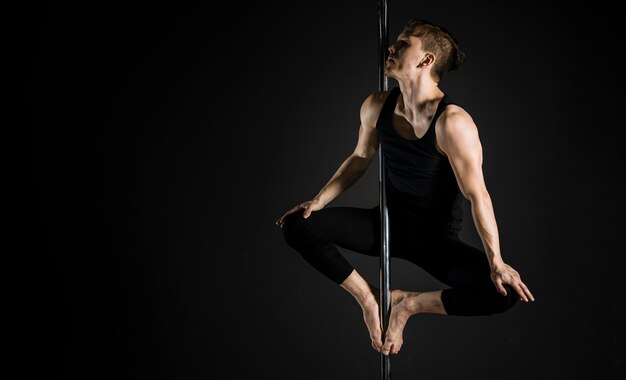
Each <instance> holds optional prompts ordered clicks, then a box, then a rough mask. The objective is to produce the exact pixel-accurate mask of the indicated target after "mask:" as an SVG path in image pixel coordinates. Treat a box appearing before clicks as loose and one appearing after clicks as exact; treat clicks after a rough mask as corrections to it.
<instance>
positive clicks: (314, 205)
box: [276, 199, 324, 228]
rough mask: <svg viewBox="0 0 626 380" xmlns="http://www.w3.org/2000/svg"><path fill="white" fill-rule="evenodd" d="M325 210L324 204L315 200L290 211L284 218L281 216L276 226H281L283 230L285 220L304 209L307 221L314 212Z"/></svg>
mask: <svg viewBox="0 0 626 380" xmlns="http://www.w3.org/2000/svg"><path fill="white" fill-rule="evenodd" d="M323 208H324V204H323V203H322V202H321V201H320V200H319V199H313V200H310V201H306V202H303V203H300V204H299V205H297V206H295V207H292V208H291V209H289V210H288V211H287V212H286V213H285V214H284V215H283V216H281V217H280V218H279V219H278V220H277V221H276V225H277V226H279V227H280V228H283V224H284V223H285V218H286V217H287V216H289V215H290V214H293V213H294V212H297V211H300V210H302V209H304V214H303V216H304V218H305V219H306V218H308V217H309V216H311V213H312V212H313V211H317V210H321V209H323Z"/></svg>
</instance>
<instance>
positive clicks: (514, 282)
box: [491, 263, 535, 302]
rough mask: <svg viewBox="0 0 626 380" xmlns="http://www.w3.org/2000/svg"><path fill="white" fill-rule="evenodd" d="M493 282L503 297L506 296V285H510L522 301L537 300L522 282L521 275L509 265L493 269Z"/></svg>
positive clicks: (501, 265)
mask: <svg viewBox="0 0 626 380" xmlns="http://www.w3.org/2000/svg"><path fill="white" fill-rule="evenodd" d="M491 280H492V281H493V283H494V284H495V285H496V288H497V289H498V292H500V293H501V294H502V295H505V296H506V289H505V288H504V284H509V285H511V287H512V288H513V289H515V291H516V292H517V293H518V294H519V296H520V299H521V300H522V301H524V302H528V300H531V301H534V300H535V297H533V295H532V293H531V292H530V290H528V287H527V286H526V284H524V283H523V282H522V279H521V278H520V275H519V273H518V272H517V271H516V270H515V269H513V268H512V267H511V266H510V265H508V264H505V263H502V264H500V265H498V266H495V267H493V268H492V269H491Z"/></svg>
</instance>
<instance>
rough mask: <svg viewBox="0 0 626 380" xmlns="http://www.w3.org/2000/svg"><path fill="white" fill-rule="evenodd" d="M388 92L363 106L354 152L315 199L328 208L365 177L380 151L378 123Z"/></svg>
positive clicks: (370, 96)
mask: <svg viewBox="0 0 626 380" xmlns="http://www.w3.org/2000/svg"><path fill="white" fill-rule="evenodd" d="M386 95H387V93H386V92H377V93H374V94H371V95H369V96H368V97H367V98H366V99H365V101H363V104H362V105H361V112H360V119H361V126H360V127H359V138H358V141H357V144H356V147H355V149H354V152H352V154H350V156H348V158H346V160H345V161H344V162H343V163H342V164H341V166H340V167H339V169H337V171H336V172H335V174H334V175H333V176H332V177H331V179H330V180H329V181H328V183H326V185H325V186H324V187H322V189H321V190H320V191H319V193H318V194H317V195H316V196H315V198H314V199H317V200H318V201H319V202H321V203H322V205H324V206H326V205H327V204H329V203H330V202H331V201H332V200H333V199H335V198H337V197H338V196H339V195H340V194H341V193H343V192H344V191H346V190H347V189H348V188H349V187H350V186H352V185H353V184H354V183H356V181H358V180H359V178H361V177H362V176H363V174H364V173H365V172H366V171H367V168H368V167H369V165H370V164H371V162H372V159H373V158H374V157H375V156H376V152H377V151H378V143H379V142H378V133H377V131H376V121H377V119H378V115H379V114H380V110H381V108H382V104H383V103H384V99H385V98H386Z"/></svg>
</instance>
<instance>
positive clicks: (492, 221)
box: [470, 193, 503, 268]
mask: <svg viewBox="0 0 626 380" xmlns="http://www.w3.org/2000/svg"><path fill="white" fill-rule="evenodd" d="M470 203H471V208H472V217H473V219H474V225H475V226H476V230H477V232H478V235H479V236H480V240H481V241H482V243H483V247H484V248H485V254H486V255H487V259H488V260H489V265H490V266H491V267H492V268H494V267H496V266H498V265H500V264H502V263H503V260H502V256H501V255H500V240H499V237H498V226H497V223H496V217H495V213H494V211H493V204H492V202H491V197H490V196H489V194H488V193H485V194H483V195H481V196H475V197H472V198H471V199H470Z"/></svg>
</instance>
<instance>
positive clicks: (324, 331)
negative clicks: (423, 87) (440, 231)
mask: <svg viewBox="0 0 626 380" xmlns="http://www.w3.org/2000/svg"><path fill="white" fill-rule="evenodd" d="M540 4H541V5H540ZM29 12H31V13H32V15H33V17H32V18H30V23H29V24H28V25H27V28H25V30H27V31H28V36H29V37H31V38H32V40H31V41H29V43H28V50H29V51H30V52H31V53H32V58H31V59H29V62H28V64H27V66H26V67H27V69H28V70H29V72H30V75H29V76H28V77H27V78H28V80H27V85H28V86H29V87H28V88H29V91H28V92H29V94H28V95H29V96H28V106H29V120H30V121H31V122H32V123H33V125H34V127H35V131H36V133H35V139H36V146H35V147H36V158H37V163H36V164H37V165H36V179H37V189H38V190H39V191H40V193H39V194H38V197H37V201H38V202H41V203H40V204H39V206H40V208H39V209H38V210H39V211H40V212H41V216H40V217H39V218H37V221H38V222H39V224H38V226H39V227H41V228H42V229H43V231H42V233H41V234H39V235H37V241H38V242H41V243H43V244H45V246H46V247H47V248H46V256H45V258H44V259H43V260H42V261H41V263H42V264H44V265H45V266H46V272H47V273H48V274H50V275H51V277H52V281H47V282H46V283H45V284H43V285H42V286H40V287H39V288H38V290H39V291H38V295H39V296H41V297H43V298H42V299H41V300H44V299H45V300H47V301H49V302H50V303H49V304H50V307H49V308H47V309H46V311H45V317H43V318H41V320H40V323H38V324H37V328H38V329H40V330H41V332H42V334H44V335H45V339H41V340H40V344H38V345H37V346H36V348H34V347H31V349H30V350H31V352H32V353H33V354H34V355H36V357H37V358H38V362H39V363H43V360H45V361H46V362H49V363H50V364H49V365H50V366H48V367H47V371H48V374H53V375H60V376H61V377H63V378H67V379H78V378H80V379H85V378H89V379H95V378H107V379H111V378H129V379H130V378H132V379H144V378H145V379H148V378H149V379H156V378H159V379H209V378H210V379H249V378H256V377H258V376H260V377H262V378H267V379H303V380H304V379H325V380H334V379H376V378H379V370H380V361H379V360H380V354H378V353H377V352H375V351H374V350H373V349H372V348H371V346H370V340H369V335H368V333H367V329H366V327H365V324H364V323H363V320H362V314H361V311H360V308H359V307H358V305H357V303H356V302H355V301H354V300H353V299H352V298H351V297H350V296H349V294H348V293H346V292H345V291H344V290H342V289H341V288H339V287H337V286H336V285H335V284H334V283H332V282H330V281H329V280H328V279H326V278H324V277H322V276H321V275H319V274H318V273H317V272H315V270H314V269H313V268H312V267H310V266H308V264H306V263H305V262H304V260H302V258H301V257H300V256H299V255H297V253H296V252H295V251H293V250H292V249H291V248H290V247H288V246H287V245H286V244H285V243H284V241H283V240H282V236H281V231H280V229H279V228H278V227H276V226H275V225H274V221H275V220H276V219H277V218H278V217H280V216H281V215H282V214H283V213H284V212H285V211H286V210H287V209H289V208H290V207H292V206H294V205H295V204H298V203H300V202H302V201H305V200H308V199H310V198H312V197H313V196H314V195H315V194H317V192H318V191H319V189H320V188H321V187H322V186H323V185H324V184H325V183H326V181H327V180H328V179H329V178H330V176H331V175H332V174H333V173H334V171H335V170H336V169H337V168H338V166H339V164H340V163H341V162H342V161H343V159H345V158H346V157H347V155H348V154H350V152H351V151H352V149H353V148H354V144H355V143H356V138H357V133H358V126H359V118H358V116H359V113H358V111H359V107H360V105H361V102H362V101H363V100H364V99H365V97H366V96H367V95H368V94H369V93H371V92H373V91H376V90H377V87H378V67H377V54H378V51H377V49H378V46H377V41H378V20H377V4H376V2H375V1H369V2H365V1H350V2H343V1H342V2H336V3H328V2H289V3H286V4H280V5H279V4H278V3H266V2H264V3H259V2H253V3H251V4H243V3H242V4H240V3H227V4H219V5H218V4H217V3H215V4H211V3H209V2H206V3H203V4H202V5H198V4H195V5H189V4H181V3H176V4H174V3H165V2H145V3H141V2H138V3H133V4H130V3H124V4H122V3H120V4H112V3H104V2H103V3H97V4H94V3H91V2H90V3H89V4H86V3H85V4H83V3H68V2H63V3H59V4H54V3H48V5H39V6H33V8H32V9H30V10H29ZM617 13H618V12H616V11H615V10H612V8H611V7H608V6H605V5H603V4H601V3H598V2H593V3H592V4H588V5H584V6H583V5H581V6H578V7H574V6H571V5H567V6H562V5H558V6H557V5H552V4H551V3H548V2H542V3H535V4H531V3H528V2H517V3H508V2H507V3H502V4H500V3H498V4H493V3H491V2H484V3H480V2H479V3H477V2H467V1H466V2H430V3H425V2H410V1H390V2H389V28H390V36H391V38H395V36H396V35H397V33H398V32H399V31H400V30H401V27H402V25H403V24H404V22H406V21H407V20H408V19H409V18H411V17H421V18H426V19H430V20H432V21H434V22H438V23H441V24H443V25H445V26H447V27H448V29H450V30H451V31H452V32H453V34H455V35H456V36H457V38H458V39H459V40H460V42H461V45H462V46H463V48H464V50H465V52H466V54H467V59H466V61H465V64H464V66H462V67H461V69H460V70H459V71H457V72H454V73H450V74H449V75H448V76H447V77H445V78H444V81H443V82H442V84H441V87H442V88H443V89H444V91H446V92H448V93H449V94H450V95H451V96H453V97H454V99H455V100H456V101H457V102H458V103H460V104H463V105H464V106H465V108H466V109H467V110H468V111H469V112H470V113H471V114H472V116H473V117H474V120H475V122H476V124H477V125H478V128H479V133H480V136H481V141H482V144H483V154H484V165H483V169H484V174H485V179H486V182H487V187H488V189H489V191H490V194H491V197H492V201H493V203H494V208H495V212H496V218H497V221H498V227H499V232H500V241H501V249H502V256H503V258H504V259H505V261H506V262H507V263H509V264H510V265H512V266H513V267H514V268H516V269H517V270H519V271H520V273H521V275H522V279H523V280H524V281H525V282H526V284H527V285H528V286H529V287H530V289H531V291H532V292H533V293H534V295H535V297H536V302H534V303H531V304H519V305H518V306H517V307H515V308H514V309H512V310H511V311H509V312H507V313H504V314H501V315H493V316H486V317H474V318H463V317H452V316H440V315H417V316H415V317H413V318H412V319H411V320H410V321H409V323H408V325H407V327H406V329H405V332H404V340H405V344H404V346H403V348H402V351H401V352H400V354H399V355H397V356H393V357H392V373H393V378H394V379H397V380H399V379H414V378H420V379H503V378H506V379H531V378H532V379H590V378H594V379H617V378H621V377H623V376H624V375H625V373H626V371H625V368H624V353H625V344H624V339H625V335H624V320H625V319H626V318H625V317H626V313H625V311H626V308H625V307H624V296H625V294H624V282H623V269H622V265H623V260H622V258H623V256H624V249H623V247H622V244H623V230H624V224H625V223H624V211H625V210H624V200H623V194H624V190H625V188H624V187H625V186H624V170H623V164H622V163H621V161H622V160H623V142H622V141H623V140H622V136H623V132H622V129H623V127H624V125H623V124H624V123H623V121H622V116H621V114H622V113H623V112H622V107H623V102H622V101H623V96H622V93H623V92H622V83H623V79H624V78H623V77H624V75H623V68H622V66H623V63H622V61H621V60H620V59H619V58H617V56H616V54H618V53H619V51H620V50H622V48H623V46H622V45H623V42H622V41H621V35H622V34H623V33H622V32H621V30H620V28H621V25H620V20H619V19H618V17H619V16H618V15H617ZM393 84H394V83H393V82H391V83H390V85H393ZM377 181H378V166H377V164H376V163H375V164H373V165H372V166H371V167H370V170H369V171H368V172H367V173H366V175H365V176H364V177H363V178H362V179H361V180H360V181H359V182H358V183H357V184H356V185H355V186H354V187H353V188H351V189H349V190H348V191H347V192H346V193H344V194H342V195H341V196H340V197H339V198H337V199H336V200H335V201H334V202H333V203H332V205H353V206H362V207H369V206H374V205H376V204H377V201H378V182H377ZM465 215H466V217H465V226H464V229H463V232H462V236H463V238H464V239H466V240H467V241H468V242H471V243H473V244H476V245H477V246H480V240H479V238H478V236H477V234H476V231H475V229H474V225H473V222H472V218H471V213H470V211H469V208H468V207H467V204H466V214H465ZM344 252H345V255H346V257H348V259H349V260H350V261H351V262H352V263H353V264H354V265H355V266H356V267H357V269H359V271H360V272H361V273H362V274H363V276H364V277H366V278H367V279H369V280H370V281H372V282H374V283H375V282H376V281H378V260H377V259H376V258H371V257H362V256H359V255H358V254H356V253H353V252H349V251H344ZM391 265H392V278H391V282H392V287H393V288H395V287H401V288H406V289H413V290H430V289H437V288H441V287H442V284H439V283H438V282H437V281H436V280H434V279H432V278H430V277H429V276H428V275H427V274H425V273H424V272H422V271H421V269H419V268H416V267H414V266H411V265H410V264H407V263H406V262H403V261H395V259H393V260H392V263H391Z"/></svg>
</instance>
